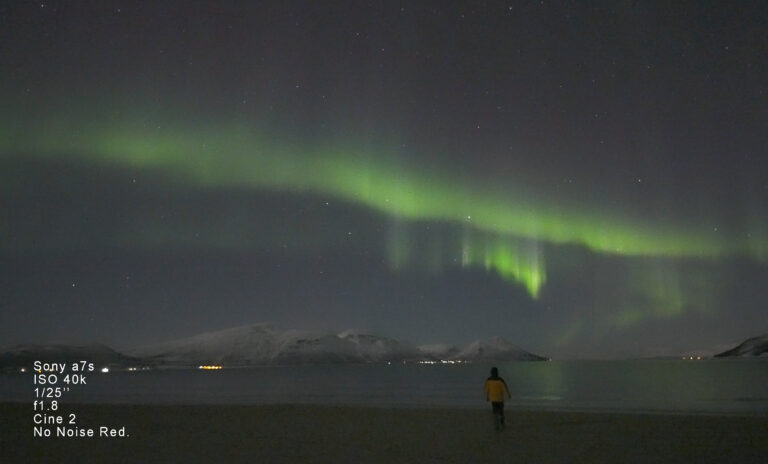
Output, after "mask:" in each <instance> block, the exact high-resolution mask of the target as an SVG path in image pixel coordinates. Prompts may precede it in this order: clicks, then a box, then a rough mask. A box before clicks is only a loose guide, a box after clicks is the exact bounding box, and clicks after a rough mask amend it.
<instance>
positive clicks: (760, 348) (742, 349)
mask: <svg viewBox="0 0 768 464" xmlns="http://www.w3.org/2000/svg"><path fill="white" fill-rule="evenodd" d="M763 355H768V334H764V335H760V336H759V337H753V338H750V339H747V340H745V341H744V342H742V343H741V344H740V345H738V346H736V347H734V348H731V349H730V350H727V351H723V352H722V353H718V354H716V355H715V357H716V358H729V357H737V356H740V357H749V356H763Z"/></svg>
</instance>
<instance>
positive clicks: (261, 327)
mask: <svg viewBox="0 0 768 464" xmlns="http://www.w3.org/2000/svg"><path fill="white" fill-rule="evenodd" d="M130 353H131V355H133V356H137V357H142V358H145V359H149V360H152V361H155V362H157V363H161V364H176V365H196V364H226V365H230V366H232V365H237V366H247V365H261V364H310V363H342V362H377V361H400V360H403V359H412V358H415V357H418V351H417V350H416V349H415V348H412V347H410V345H407V344H404V343H401V342H399V341H397V340H395V339H392V338H387V337H379V336H376V335H371V334H367V333H364V332H359V331H347V332H343V333H341V334H338V335H336V334H327V333H318V332H310V331H299V330H278V329H275V328H273V327H271V326H269V325H266V324H255V325H247V326H242V327H234V328H231V329H224V330H219V331H215V332H207V333H203V334H200V335H195V336H193V337H189V338H183V339H180V340H174V341H171V342H167V343H161V344H157V345H152V346H148V347H144V348H140V349H137V350H134V351H132V352H130Z"/></svg>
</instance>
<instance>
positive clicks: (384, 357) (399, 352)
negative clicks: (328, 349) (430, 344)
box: [338, 330, 421, 362]
mask: <svg viewBox="0 0 768 464" xmlns="http://www.w3.org/2000/svg"><path fill="white" fill-rule="evenodd" d="M338 337H339V338H341V339H342V340H346V341H348V342H351V343H353V344H354V345H355V349H356V353H357V356H358V357H359V358H360V359H361V360H363V361H366V362H376V361H401V360H409V359H418V358H421V352H420V351H419V350H418V348H415V347H413V346H411V345H409V344H407V343H403V342H401V341H399V340H395V339H394V338H389V337H382V336H379V335H373V334H370V333H367V332H362V331H358V330H347V331H345V332H342V333H340V334H339V335H338Z"/></svg>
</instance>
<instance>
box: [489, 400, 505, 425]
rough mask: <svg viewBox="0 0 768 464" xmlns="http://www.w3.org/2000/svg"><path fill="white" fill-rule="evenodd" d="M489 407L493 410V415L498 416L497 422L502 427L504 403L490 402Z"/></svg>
mask: <svg viewBox="0 0 768 464" xmlns="http://www.w3.org/2000/svg"><path fill="white" fill-rule="evenodd" d="M491 407H492V408H493V413H494V414H498V415H499V421H500V423H501V425H504V402H503V401H492V402H491Z"/></svg>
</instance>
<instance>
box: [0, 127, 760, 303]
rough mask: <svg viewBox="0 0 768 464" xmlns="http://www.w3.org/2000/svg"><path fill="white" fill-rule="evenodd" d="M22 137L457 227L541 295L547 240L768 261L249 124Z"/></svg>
mask: <svg viewBox="0 0 768 464" xmlns="http://www.w3.org/2000/svg"><path fill="white" fill-rule="evenodd" d="M107 121H108V120H107ZM20 127H21V126H17V127H16V130H14V129H13V128H10V129H9V128H7V127H6V129H5V132H6V134H4V136H3V137H2V141H0V156H3V155H6V156H7V155H15V154H24V155H27V156H38V157H44V158H68V157H73V158H76V159H81V160H84V161H87V162H91V163H105V164H110V165H119V166H125V167H130V168H137V169H146V170H149V171H152V172H160V173H163V174H165V175H167V176H169V177H171V178H173V179H176V180H177V181H179V182H182V183H185V184H188V185H191V186H195V187H205V188H246V189H254V190H266V191H276V192H292V193H311V194H314V195H319V196H328V197H334V198H337V199H341V200H344V201H347V202H350V203H354V204H358V205H363V206H366V207H368V208H371V209H373V210H375V211H378V212H380V213H383V214H386V215H388V216H390V217H392V218H393V220H395V221H400V220H406V221H439V222H445V223H452V224H459V225H461V226H462V227H463V228H467V229H469V230H472V231H476V232H479V233H482V234H486V235H487V237H486V238H484V239H483V243H478V240H477V239H471V240H470V241H469V242H468V243H467V244H462V246H461V251H460V252H459V256H460V257H461V262H462V265H463V266H481V267H484V268H486V269H488V270H494V271H496V272H497V273H498V274H499V275H501V276H502V277H503V278H505V279H510V280H515V281H518V282H521V283H522V284H523V285H524V286H525V287H526V289H527V290H528V292H529V293H530V294H531V295H532V296H533V297H536V296H538V294H539V290H540V288H541V286H542V285H543V284H544V283H545V282H546V273H545V270H544V260H543V257H542V256H541V253H540V251H539V248H538V245H537V244H538V243H539V242H548V243H554V244H568V243H571V244H578V245H582V246H584V247H587V248H589V249H590V250H593V251H596V252H600V253H607V254H615V255H622V256H666V257H719V256H724V255H736V254H745V255H748V256H751V257H753V258H757V259H762V258H765V249H766V247H765V238H764V237H752V238H750V239H749V240H733V239H728V238H727V237H720V236H717V235H713V234H711V233H703V232H695V231H691V230H683V229H681V228H675V227H670V226H665V225H664V224H651V223H649V222H640V221H638V220H630V219H628V218H627V217H612V216H609V215H601V214H599V213H596V212H594V211H590V210H588V209H587V208H584V209H583V210H581V211H575V210H565V209H563V208H562V207H558V205H553V204H549V205H547V204H539V203H538V202H537V201H536V200H535V199H529V198H525V199H521V198H519V197H518V196H516V195H515V194H513V193H511V192H512V190H509V189H507V190H505V189H502V188H501V187H498V186H484V185H482V183H480V182H476V181H475V182H473V180H474V179H467V178H464V177H462V176H459V175H457V174H456V173H450V172H447V171H446V170H445V169H424V167H423V166H416V167H414V166H409V165H404V164H403V163H404V161H403V160H402V159H400V161H399V162H398V158H397V157H394V156H389V155H388V154H387V153H385V152H380V151H376V150H370V149H369V150H358V149H357V148H355V147H350V146H344V145H335V146H334V145H332V144H329V145H325V146H313V145H308V144H301V143H292V142H287V143H286V142H284V141H273V140H272V138H270V137H265V136H263V135H262V134H260V133H258V132H256V131H254V130H252V129H251V128H250V127H248V126H247V125H245V124H230V125H223V126H219V127H210V126H205V128H203V129H200V130H195V129H194V128H181V129H180V128H167V127H166V128H148V127H147V126H145V125H143V124H138V123H135V122H133V123H132V122H130V121H128V123H125V122H118V123H114V122H112V123H110V122H106V121H105V122H103V123H78V122H76V121H68V120H65V119H58V120H56V121H55V122H53V123H46V124H38V125H37V127H36V129H35V131H36V133H34V134H32V133H29V131H28V130H27V129H26V128H25V129H23V130H22V129H20ZM41 134H42V135H41ZM513 187H514V186H513ZM510 188H512V187H510ZM488 237H496V238H494V239H493V240H491V239H489V238H488ZM396 241H399V242H400V243H399V244H398V245H396V246H390V251H389V256H388V258H389V261H390V265H391V266H392V267H393V268H398V267H401V266H403V265H405V264H406V263H407V262H408V261H409V258H408V255H409V253H410V252H409V247H410V246H411V245H409V244H408V241H407V239H406V238H404V237H400V238H397V239H396ZM470 242H471V243H470ZM438 255H439V253H438ZM436 256H437V255H436ZM435 259H437V258H435ZM436 267H438V268H439V267H442V265H441V264H440V263H437V262H436Z"/></svg>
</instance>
